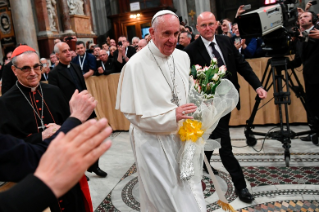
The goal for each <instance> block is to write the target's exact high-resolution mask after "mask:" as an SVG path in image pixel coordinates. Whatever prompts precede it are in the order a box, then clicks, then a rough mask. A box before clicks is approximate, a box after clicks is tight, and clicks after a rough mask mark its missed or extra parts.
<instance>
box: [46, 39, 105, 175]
mask: <svg viewBox="0 0 319 212" xmlns="http://www.w3.org/2000/svg"><path fill="white" fill-rule="evenodd" d="M54 52H55V54H56V56H57V57H58V58H59V61H60V62H59V64H58V65H57V66H55V67H54V68H53V69H52V71H50V73H49V84H52V85H56V86H58V87H59V88H60V89H61V91H62V92H63V94H64V97H65V99H66V100H67V101H69V100H70V99H71V96H72V94H73V93H74V91H75V90H76V89H78V90H79V91H80V92H81V91H83V90H87V88H86V85H85V81H84V76H83V75H82V72H81V69H80V67H79V66H78V65H77V64H73V63H71V54H70V47H69V45H68V44H67V43H64V42H60V43H57V44H55V46H54ZM93 57H94V56H93ZM94 60H95V58H94ZM95 117H96V115H95V113H94V112H93V113H92V114H91V116H90V118H95ZM98 163H99V161H98V160H97V161H96V163H94V164H93V165H92V166H91V167H90V168H89V169H88V171H89V172H94V173H95V174H97V175H98V176H101V177H106V175H107V173H106V172H104V171H103V170H101V169H100V168H99V165H98Z"/></svg>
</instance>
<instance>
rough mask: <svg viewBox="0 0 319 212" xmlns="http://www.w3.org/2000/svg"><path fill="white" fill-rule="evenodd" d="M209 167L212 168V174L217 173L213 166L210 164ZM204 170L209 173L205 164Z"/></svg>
mask: <svg viewBox="0 0 319 212" xmlns="http://www.w3.org/2000/svg"><path fill="white" fill-rule="evenodd" d="M210 167H211V168H212V170H213V173H214V175H218V171H217V170H216V169H214V167H212V166H210ZM204 170H205V172H207V174H209V173H208V170H207V167H206V165H204Z"/></svg>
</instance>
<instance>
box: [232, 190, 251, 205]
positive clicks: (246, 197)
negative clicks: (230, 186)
mask: <svg viewBox="0 0 319 212" xmlns="http://www.w3.org/2000/svg"><path fill="white" fill-rule="evenodd" d="M235 191H236V194H237V195H238V197H239V199H240V200H241V201H243V202H245V203H251V202H252V201H253V200H254V199H255V198H254V197H253V195H251V193H249V191H248V189H247V188H243V189H241V190H239V191H238V190H237V189H236V190H235Z"/></svg>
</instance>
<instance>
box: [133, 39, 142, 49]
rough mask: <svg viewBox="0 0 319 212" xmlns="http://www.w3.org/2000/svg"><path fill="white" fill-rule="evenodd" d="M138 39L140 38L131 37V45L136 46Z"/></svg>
mask: <svg viewBox="0 0 319 212" xmlns="http://www.w3.org/2000/svg"><path fill="white" fill-rule="evenodd" d="M139 41H140V38H139V37H133V38H132V46H133V47H134V48H136V46H137V44H138V42H139Z"/></svg>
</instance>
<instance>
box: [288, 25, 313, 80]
mask: <svg viewBox="0 0 319 212" xmlns="http://www.w3.org/2000/svg"><path fill="white" fill-rule="evenodd" d="M316 28H319V27H316ZM318 58H319V39H312V38H309V40H308V42H303V41H300V40H298V41H297V43H296V55H295V59H294V60H293V61H292V64H293V66H294V67H299V66H300V65H301V64H302V65H303V76H304V80H305V82H307V83H309V84H319V66H318Z"/></svg>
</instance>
